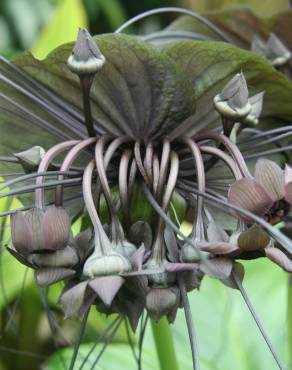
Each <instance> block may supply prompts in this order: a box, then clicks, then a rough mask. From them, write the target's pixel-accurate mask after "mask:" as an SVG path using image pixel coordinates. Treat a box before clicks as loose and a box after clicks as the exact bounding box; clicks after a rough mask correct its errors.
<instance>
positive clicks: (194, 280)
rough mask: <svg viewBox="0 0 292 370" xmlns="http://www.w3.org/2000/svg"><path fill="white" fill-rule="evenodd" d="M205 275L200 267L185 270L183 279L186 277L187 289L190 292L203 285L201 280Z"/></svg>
mask: <svg viewBox="0 0 292 370" xmlns="http://www.w3.org/2000/svg"><path fill="white" fill-rule="evenodd" d="M203 277H204V274H203V272H201V271H200V270H199V269H197V270H195V271H190V272H185V273H184V274H183V279H184V283H185V287H186V291H187V292H190V291H192V290H194V289H199V288H200V286H201V281H202V279H203Z"/></svg>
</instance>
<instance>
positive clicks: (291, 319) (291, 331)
mask: <svg viewBox="0 0 292 370" xmlns="http://www.w3.org/2000/svg"><path fill="white" fill-rule="evenodd" d="M287 311H288V312H287V316H288V336H289V338H288V345H289V362H290V366H292V275H290V276H289V280H288V306H287Z"/></svg>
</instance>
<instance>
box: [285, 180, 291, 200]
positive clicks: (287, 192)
mask: <svg viewBox="0 0 292 370" xmlns="http://www.w3.org/2000/svg"><path fill="white" fill-rule="evenodd" d="M285 200H286V201H287V202H288V203H290V204H291V205H292V181H291V182H289V183H288V184H286V186H285Z"/></svg>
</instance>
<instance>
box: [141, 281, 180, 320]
mask: <svg viewBox="0 0 292 370" xmlns="http://www.w3.org/2000/svg"><path fill="white" fill-rule="evenodd" d="M178 300H179V293H178V290H177V289H174V288H153V289H150V290H149V292H148V293H147V296H146V308H147V311H148V313H149V316H150V317H151V319H153V320H159V319H161V317H162V316H164V315H168V314H170V313H171V312H172V311H173V310H174V309H175V308H176V306H177V305H178Z"/></svg>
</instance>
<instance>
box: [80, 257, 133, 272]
mask: <svg viewBox="0 0 292 370" xmlns="http://www.w3.org/2000/svg"><path fill="white" fill-rule="evenodd" d="M130 270H131V264H130V262H129V261H128V259H127V258H125V257H124V256H123V255H121V254H119V253H116V252H114V251H112V252H111V254H107V255H103V256H101V255H100V254H98V253H95V252H94V253H93V254H92V255H91V256H90V257H89V258H88V259H87V260H86V262H85V264H84V267H83V275H84V276H86V277H89V278H91V279H92V278H94V277H98V276H108V275H118V274H123V273H126V272H129V271H130Z"/></svg>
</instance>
